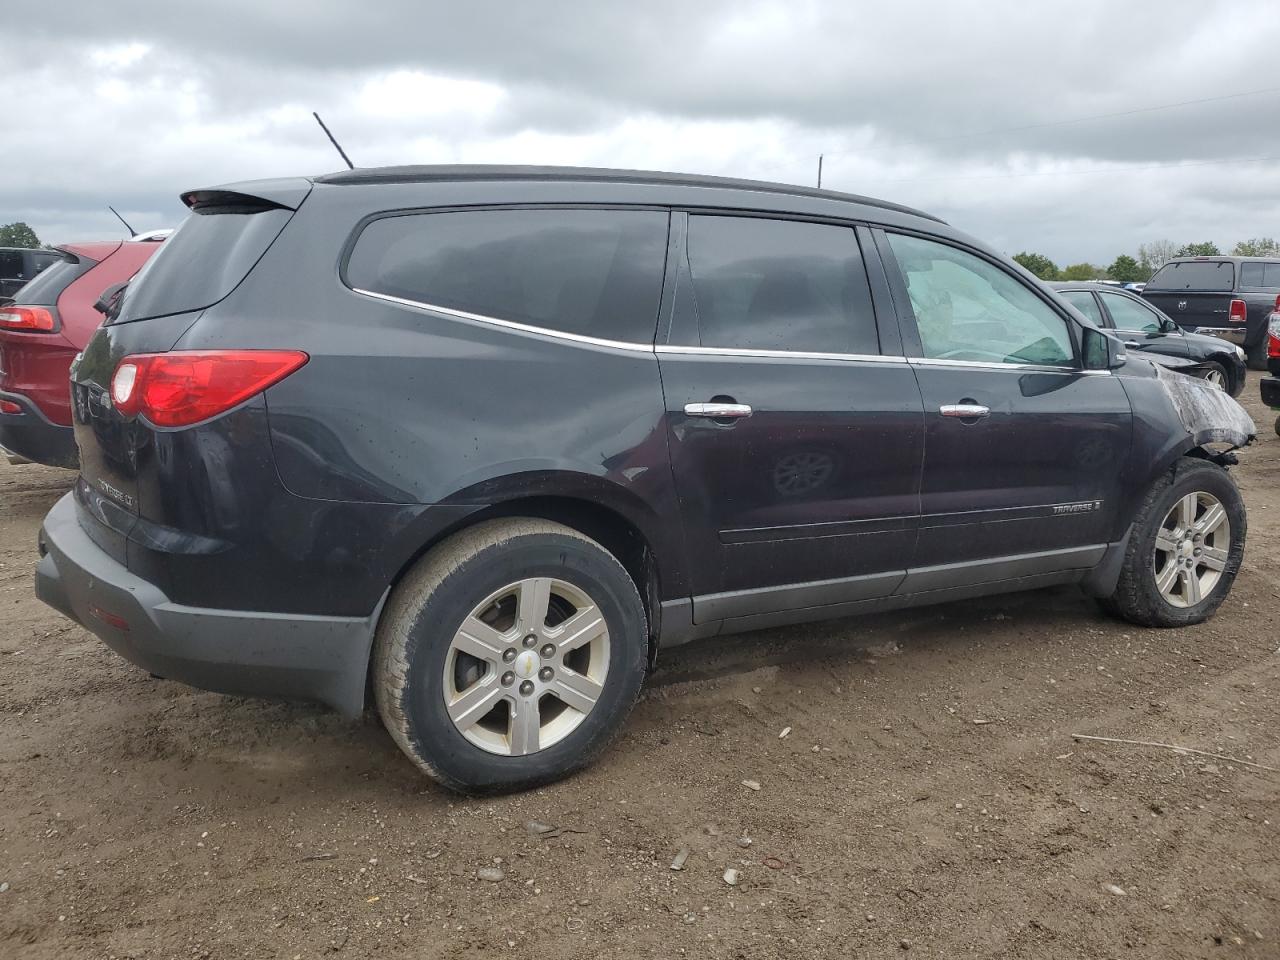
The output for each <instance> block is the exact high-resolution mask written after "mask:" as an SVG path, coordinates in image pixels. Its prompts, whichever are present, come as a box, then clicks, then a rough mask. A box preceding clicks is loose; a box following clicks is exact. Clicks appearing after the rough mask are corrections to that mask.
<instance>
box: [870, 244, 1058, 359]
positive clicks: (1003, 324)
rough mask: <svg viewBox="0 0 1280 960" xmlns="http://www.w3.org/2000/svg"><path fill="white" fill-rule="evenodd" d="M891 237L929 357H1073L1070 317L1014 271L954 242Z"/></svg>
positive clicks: (891, 245) (922, 341)
mask: <svg viewBox="0 0 1280 960" xmlns="http://www.w3.org/2000/svg"><path fill="white" fill-rule="evenodd" d="M888 236H889V245H890V247H892V249H893V253H894V256H895V257H896V258H897V260H898V265H899V267H901V269H902V273H903V277H904V279H905V280H906V284H907V294H908V296H909V297H910V299H911V309H912V311H913V312H914V314H915V319H916V327H917V329H918V330H919V332H920V342H921V345H922V347H923V348H924V355H925V357H927V358H930V359H934V360H955V361H959V362H965V361H968V362H974V363H1031V364H1046V365H1050V366H1068V365H1073V364H1074V362H1075V351H1074V347H1073V345H1072V342H1071V334H1070V332H1069V330H1068V328H1067V321H1066V320H1065V319H1064V318H1063V317H1062V316H1060V315H1059V314H1058V312H1057V311H1055V310H1054V309H1053V308H1051V307H1050V306H1049V305H1048V304H1047V303H1045V301H1043V300H1041V299H1040V297H1038V296H1037V295H1036V294H1035V293H1033V292H1032V291H1031V290H1030V289H1029V288H1028V287H1027V286H1026V284H1024V283H1023V282H1022V281H1021V280H1019V279H1018V278H1017V277H1015V276H1014V275H1013V274H1011V273H1010V272H1009V271H1007V270H1003V269H1001V268H1000V267H997V266H995V265H994V264H992V263H990V262H989V261H987V260H984V259H983V258H981V257H979V256H976V255H975V254H972V253H968V252H966V251H964V250H961V249H959V248H958V247H953V246H951V245H949V244H945V243H939V242H937V241H934V240H925V239H923V238H921V237H911V236H905V235H903V234H896V233H891V234H889V235H888Z"/></svg>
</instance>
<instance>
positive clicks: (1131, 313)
mask: <svg viewBox="0 0 1280 960" xmlns="http://www.w3.org/2000/svg"><path fill="white" fill-rule="evenodd" d="M1100 296H1101V297H1102V302H1103V303H1105V304H1106V305H1107V312H1108V313H1110V314H1111V319H1112V320H1114V321H1115V324H1116V329H1117V330H1141V331H1143V332H1144V333H1158V332H1159V330H1160V317H1159V316H1157V315H1156V312H1155V311H1154V310H1152V309H1151V308H1149V307H1147V306H1145V305H1144V304H1141V303H1138V301H1136V300H1130V299H1129V298H1128V297H1122V296H1120V295H1119V294H1118V293H1103V294H1100Z"/></svg>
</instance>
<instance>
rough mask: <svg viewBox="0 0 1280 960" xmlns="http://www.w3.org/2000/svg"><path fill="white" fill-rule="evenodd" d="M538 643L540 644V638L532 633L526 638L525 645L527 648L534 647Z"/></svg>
mask: <svg viewBox="0 0 1280 960" xmlns="http://www.w3.org/2000/svg"><path fill="white" fill-rule="evenodd" d="M537 642H538V638H537V637H535V636H534V635H533V634H532V633H531V634H529V635H528V636H527V637H525V638H524V645H525V646H526V647H532V646H533V645H534V644H535V643H537Z"/></svg>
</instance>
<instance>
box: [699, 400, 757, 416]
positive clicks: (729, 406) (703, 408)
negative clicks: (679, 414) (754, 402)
mask: <svg viewBox="0 0 1280 960" xmlns="http://www.w3.org/2000/svg"><path fill="white" fill-rule="evenodd" d="M684 415H685V416H686V417H706V418H707V419H709V420H742V419H744V418H746V417H749V416H751V408H750V407H749V406H747V405H746V404H745V403H715V402H712V403H686V404H685V405H684Z"/></svg>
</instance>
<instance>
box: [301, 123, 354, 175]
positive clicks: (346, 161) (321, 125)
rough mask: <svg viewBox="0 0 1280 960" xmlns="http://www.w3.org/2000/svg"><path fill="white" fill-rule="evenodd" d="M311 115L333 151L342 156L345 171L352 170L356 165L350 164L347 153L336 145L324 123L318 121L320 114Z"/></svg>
mask: <svg viewBox="0 0 1280 960" xmlns="http://www.w3.org/2000/svg"><path fill="white" fill-rule="evenodd" d="M311 115H312V116H313V117H315V118H316V123H318V124H320V129H321V130H323V131H324V135H325V136H326V137H328V138H329V142H330V143H332V144H333V149H335V150H337V151H338V153H339V154H341V155H342V159H343V161H344V162H345V163H346V165H347V169H348V170H354V169H355V168H356V165H355V164H354V163H352V162H351V158H350V157H348V156H347V151H345V150H343V149H342V145H341V144H340V143H338V141H337V140H336V139H335V138H334V136H333V134H332V133H330V132H329V128H328V127H326V126H325V125H324V121H323V120H321V119H320V114H318V113H316V112H315V111H314V110H312V111H311Z"/></svg>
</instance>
